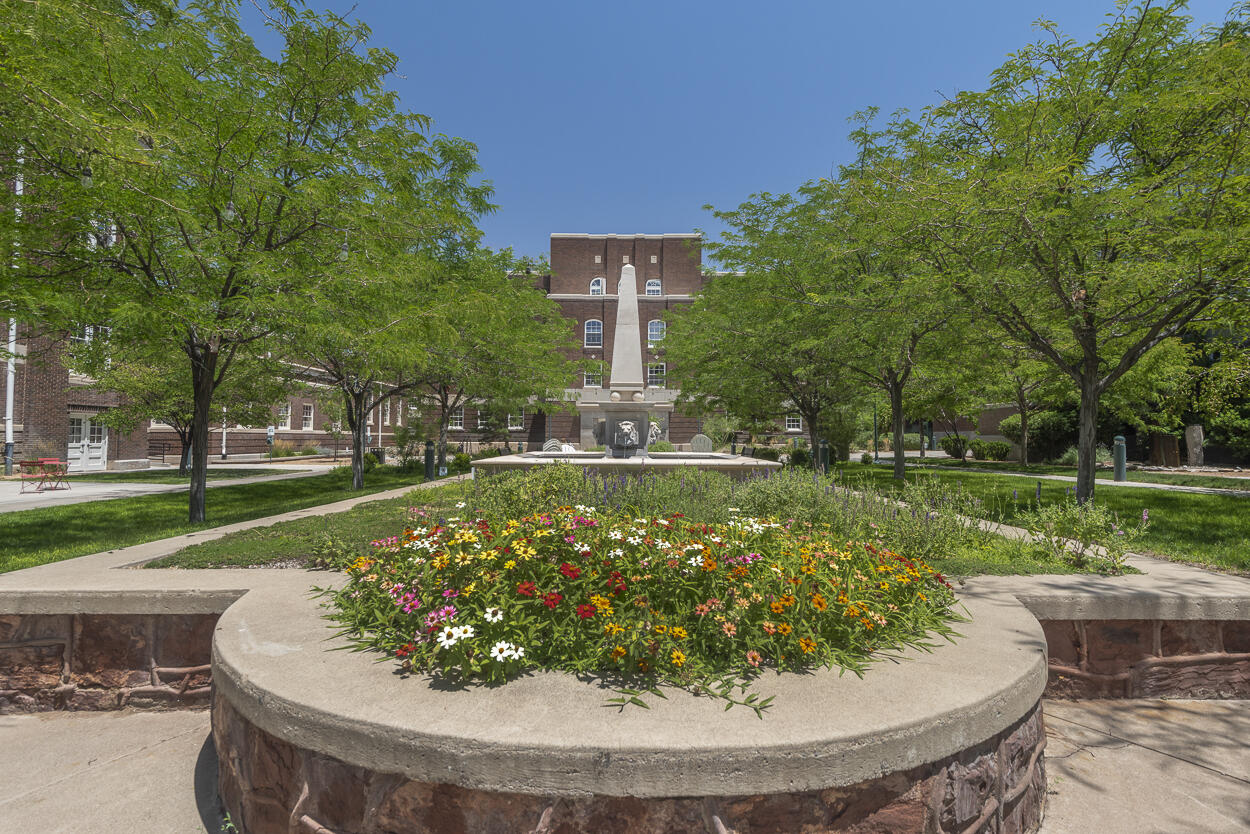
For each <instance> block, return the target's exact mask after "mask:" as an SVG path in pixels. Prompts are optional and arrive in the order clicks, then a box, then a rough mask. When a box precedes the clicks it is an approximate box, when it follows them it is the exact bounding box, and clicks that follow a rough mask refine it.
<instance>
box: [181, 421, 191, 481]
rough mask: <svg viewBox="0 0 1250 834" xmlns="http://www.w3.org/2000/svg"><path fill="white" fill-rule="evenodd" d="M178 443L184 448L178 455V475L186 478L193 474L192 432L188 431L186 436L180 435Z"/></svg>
mask: <svg viewBox="0 0 1250 834" xmlns="http://www.w3.org/2000/svg"><path fill="white" fill-rule="evenodd" d="M178 441H179V445H181V446H182V451H181V452H179V454H178V474H179V475H182V476H183V477H185V476H187V475H188V474H190V472H191V433H190V431H188V432H187V433H186V434H179V435H178Z"/></svg>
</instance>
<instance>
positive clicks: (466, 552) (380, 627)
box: [326, 506, 959, 714]
mask: <svg viewBox="0 0 1250 834" xmlns="http://www.w3.org/2000/svg"><path fill="white" fill-rule="evenodd" d="M469 509H471V508H469ZM466 512H467V510H466ZM413 528H414V530H415V532H414V533H413V534H410V535H407V536H405V537H404V538H403V539H401V540H400V541H399V542H398V543H396V544H394V545H387V546H383V547H380V548H379V549H378V551H377V553H376V555H375V556H374V557H373V558H361V559H359V560H358V561H357V562H356V563H354V564H353V565H352V566H351V567H350V568H349V570H348V582H347V584H346V586H344V587H343V588H342V589H338V590H333V591H327V592H326V594H327V595H328V596H330V597H331V600H332V603H333V606H334V613H333V615H332V616H333V617H334V618H335V619H337V620H338V622H339V623H340V624H341V626H342V628H343V631H344V633H346V634H347V635H348V636H349V637H350V638H353V639H354V640H355V642H356V643H358V644H359V645H361V646H363V647H368V648H371V649H379V650H382V651H384V652H386V653H388V654H390V655H392V656H393V657H395V658H396V659H397V660H398V661H399V664H400V666H401V668H402V669H404V670H405V671H407V670H412V671H420V672H431V673H433V674H435V675H437V676H439V677H445V678H450V679H452V680H471V679H477V680H484V681H490V682H503V681H507V680H510V679H512V678H515V677H517V676H519V675H521V674H523V673H525V672H526V671H527V670H530V669H535V668H538V669H559V670H564V671H568V672H573V673H577V674H595V675H599V676H603V677H606V678H608V679H609V680H611V681H613V682H614V683H616V684H617V685H618V686H623V687H624V688H623V689H619V690H618V691H621V692H622V693H623V695H624V698H623V699H620V700H619V701H618V703H622V704H623V703H634V704H637V705H640V706H644V707H645V706H647V704H646V702H645V701H643V700H641V699H640V698H639V696H640V695H641V694H642V692H643V691H653V690H655V688H656V686H657V685H658V684H661V683H666V684H671V685H676V686H682V687H685V688H687V689H691V690H693V691H695V692H699V693H705V694H709V695H712V696H714V697H722V698H725V700H726V701H727V703H726V708H729V707H730V706H732V705H733V704H742V705H745V706H747V707H749V708H751V709H754V710H755V711H756V712H757V714H758V713H760V711H761V710H763V709H765V708H766V707H767V706H768V702H769V699H763V700H759V698H758V696H756V695H753V694H746V696H745V697H743V698H737V697H734V696H733V694H732V693H733V690H734V689H739V690H740V691H742V692H743V693H747V691H748V685H749V683H750V681H751V680H752V679H754V678H755V677H756V676H757V675H758V674H759V670H761V669H763V668H775V669H778V670H792V671H802V670H806V669H811V668H815V667H821V666H823V667H837V668H841V669H846V670H851V671H853V672H856V673H862V672H863V670H864V669H865V667H866V666H867V664H868V662H869V660H870V658H871V656H872V654H873V653H874V652H877V651H880V650H898V649H900V648H903V647H906V646H925V645H927V641H928V640H929V639H930V636H931V635H939V636H945V637H951V636H952V635H953V631H952V624H953V623H955V622H956V621H958V620H959V617H958V615H956V614H955V612H954V610H953V605H954V602H955V597H954V594H953V593H952V592H951V588H950V586H949V585H948V584H947V583H946V582H945V581H944V580H943V579H942V577H941V575H940V574H938V573H936V572H935V571H934V570H933V569H932V568H930V567H928V566H927V565H925V564H924V563H923V562H918V561H915V560H912V559H909V558H906V557H903V556H899V555H896V554H894V553H891V552H889V551H881V550H878V549H877V548H875V547H873V546H871V545H867V546H865V545H862V544H853V543H852V544H846V543H844V542H843V540H841V539H840V538H839V537H838V536H836V535H835V534H834V533H832V531H829V530H826V529H822V528H819V527H807V526H804V527H803V528H801V530H802V532H799V531H798V530H791V529H789V528H788V527H787V526H784V525H782V524H781V523H780V522H779V521H777V520H773V519H757V518H753V517H748V516H736V515H735V517H733V518H731V519H730V520H729V521H728V522H726V523H724V524H721V525H719V526H716V527H713V528H712V529H711V530H710V531H709V529H708V526H707V525H705V524H703V523H692V522H690V521H688V520H685V519H682V518H681V517H680V516H677V515H668V516H660V517H655V516H652V517H649V518H647V517H636V516H635V514H634V513H628V514H610V513H606V512H603V511H602V510H599V509H596V508H594V507H587V506H576V507H564V508H562V509H554V508H553V509H552V510H550V511H549V512H542V513H540V514H537V515H530V516H528V517H526V518H521V519H513V520H508V521H506V522H502V523H497V524H494V525H492V524H490V523H489V522H485V521H474V520H462V521H460V522H459V523H450V522H449V523H446V524H443V523H436V524H428V525H423V524H414V525H413ZM483 538H485V539H486V541H488V542H490V547H489V549H486V550H483V548H482V546H481V545H482V540H483ZM863 575H868V576H871V577H873V581H872V582H871V583H862V582H857V581H856V578H857V577H859V576H863ZM746 588H749V589H751V590H744V589H746ZM725 682H727V683H728V685H727V686H724V685H722V684H723V683H725Z"/></svg>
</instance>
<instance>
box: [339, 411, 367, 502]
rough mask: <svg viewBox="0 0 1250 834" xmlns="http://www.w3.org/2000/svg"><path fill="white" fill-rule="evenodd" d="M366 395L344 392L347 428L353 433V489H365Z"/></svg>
mask: <svg viewBox="0 0 1250 834" xmlns="http://www.w3.org/2000/svg"><path fill="white" fill-rule="evenodd" d="M365 396H366V395H365V394H364V393H363V392H362V393H357V392H355V391H351V392H348V391H344V392H343V404H344V405H345V406H346V410H347V428H348V429H349V430H350V431H351V433H352V489H356V490H359V489H364V488H365V445H366V444H365Z"/></svg>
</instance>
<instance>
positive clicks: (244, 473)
mask: <svg viewBox="0 0 1250 834" xmlns="http://www.w3.org/2000/svg"><path fill="white" fill-rule="evenodd" d="M291 471H292V470H289V469H280V468H274V467H269V468H265V469H209V470H208V473H207V476H208V480H210V481H228V480H233V479H235V478H254V477H257V476H260V475H282V474H284V473H289V472H291ZM66 480H68V481H69V482H70V483H72V484H76V483H79V482H82V483H93V484H94V483H125V484H189V483H190V482H191V476H190V475H179V474H178V470H177V469H131V470H127V471H125V472H83V473H81V474H75V475H69V476H67V477H66Z"/></svg>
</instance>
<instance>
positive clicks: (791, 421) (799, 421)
mask: <svg viewBox="0 0 1250 834" xmlns="http://www.w3.org/2000/svg"><path fill="white" fill-rule="evenodd" d="M786 431H803V418H802V417H795V416H794V415H793V414H787V415H786Z"/></svg>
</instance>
